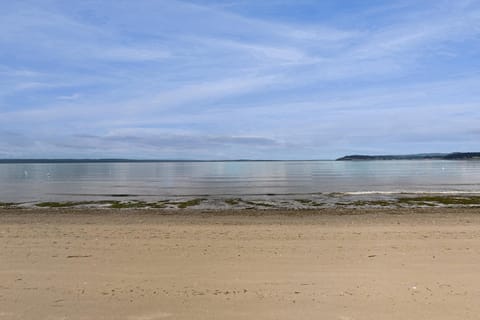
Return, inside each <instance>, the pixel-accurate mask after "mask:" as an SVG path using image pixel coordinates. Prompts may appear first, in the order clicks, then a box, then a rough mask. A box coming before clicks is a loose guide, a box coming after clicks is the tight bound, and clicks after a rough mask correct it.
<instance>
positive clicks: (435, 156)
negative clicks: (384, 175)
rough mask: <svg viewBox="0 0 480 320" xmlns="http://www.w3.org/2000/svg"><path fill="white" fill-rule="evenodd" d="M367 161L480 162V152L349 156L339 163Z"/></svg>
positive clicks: (340, 159) (341, 159)
mask: <svg viewBox="0 0 480 320" xmlns="http://www.w3.org/2000/svg"><path fill="white" fill-rule="evenodd" d="M365 160H367V161H368V160H480V152H452V153H420V154H408V155H348V156H344V157H341V158H338V159H337V161H365Z"/></svg>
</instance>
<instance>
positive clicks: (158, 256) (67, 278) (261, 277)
mask: <svg viewBox="0 0 480 320" xmlns="http://www.w3.org/2000/svg"><path fill="white" fill-rule="evenodd" d="M479 265H480V209H478V208H403V209H402V208H395V209H389V208H377V209H375V208H367V209H352V208H335V209H321V210H290V211H282V210H214V211H210V210H207V211H203V210H188V209H186V210H170V211H169V210H160V209H159V210H155V209H146V210H133V209H118V210H114V209H71V208H68V209H52V208H48V209H2V210H0V319H2V320H10V319H12V320H13V319H36V320H37V319H52V320H53V319H125V320H156V319H338V320H354V319H355V320H357V319H358V320H360V319H365V320H366V319H369V320H370V319H478V314H479V313H480V304H478V301H480V287H479V285H478V284H479V283H480V271H479V268H478V266H479Z"/></svg>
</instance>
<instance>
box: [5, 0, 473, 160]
mask: <svg viewBox="0 0 480 320" xmlns="http://www.w3.org/2000/svg"><path fill="white" fill-rule="evenodd" d="M453 151H463V152H466V151H480V0H479V1H477V0H452V1H445V0H423V1H418V0H405V1H403V0H398V1H380V0H343V1H338V0H264V1H258V0H237V1H235V0H225V1H214V0H205V1H201V0H182V1H176V0H135V1H134V0H82V1H66V0H18V1H10V0H0V158H131V159H202V160H206V159H290V160H296V159H333V158H336V157H340V156H343V155H345V154H410V153H424V152H453Z"/></svg>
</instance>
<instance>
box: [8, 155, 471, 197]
mask: <svg viewBox="0 0 480 320" xmlns="http://www.w3.org/2000/svg"><path fill="white" fill-rule="evenodd" d="M330 192H358V193H368V192H473V193H477V192H480V161H439V160H434V161H427V160H421V161H359V162H349V161H345V162H344V161H278V162H277V161H275V162H162V163H62V164H0V201H4V202H7V201H12V202H21V201H45V200H52V201H53V200H55V201H65V200H85V199H91V200H98V199H110V198H112V197H115V196H124V197H125V196H126V197H127V198H129V197H135V198H137V199H139V198H152V197H171V196H179V195H180V196H205V195H211V196H230V195H232V196H245V195H271V194H277V195H289V194H314V193H330Z"/></svg>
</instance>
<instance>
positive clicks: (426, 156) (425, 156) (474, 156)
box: [0, 152, 480, 164]
mask: <svg viewBox="0 0 480 320" xmlns="http://www.w3.org/2000/svg"><path fill="white" fill-rule="evenodd" d="M368 160H480V152H452V153H420V154H408V155H363V154H356V155H347V156H343V157H340V158H338V159H297V160H291V159H280V160H279V159H230V160H229V159H223V160H215V159H211V160H198V159H123V158H99V159H88V158H86V159H69V158H65V159H49V158H41V159H29V158H25V159H0V164H16V163H18V164H44V163H45V164H50V163H51V164H55V163H176V162H179V163H182V162H186V163H188V162H296V161H300V162H314V161H368Z"/></svg>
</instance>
